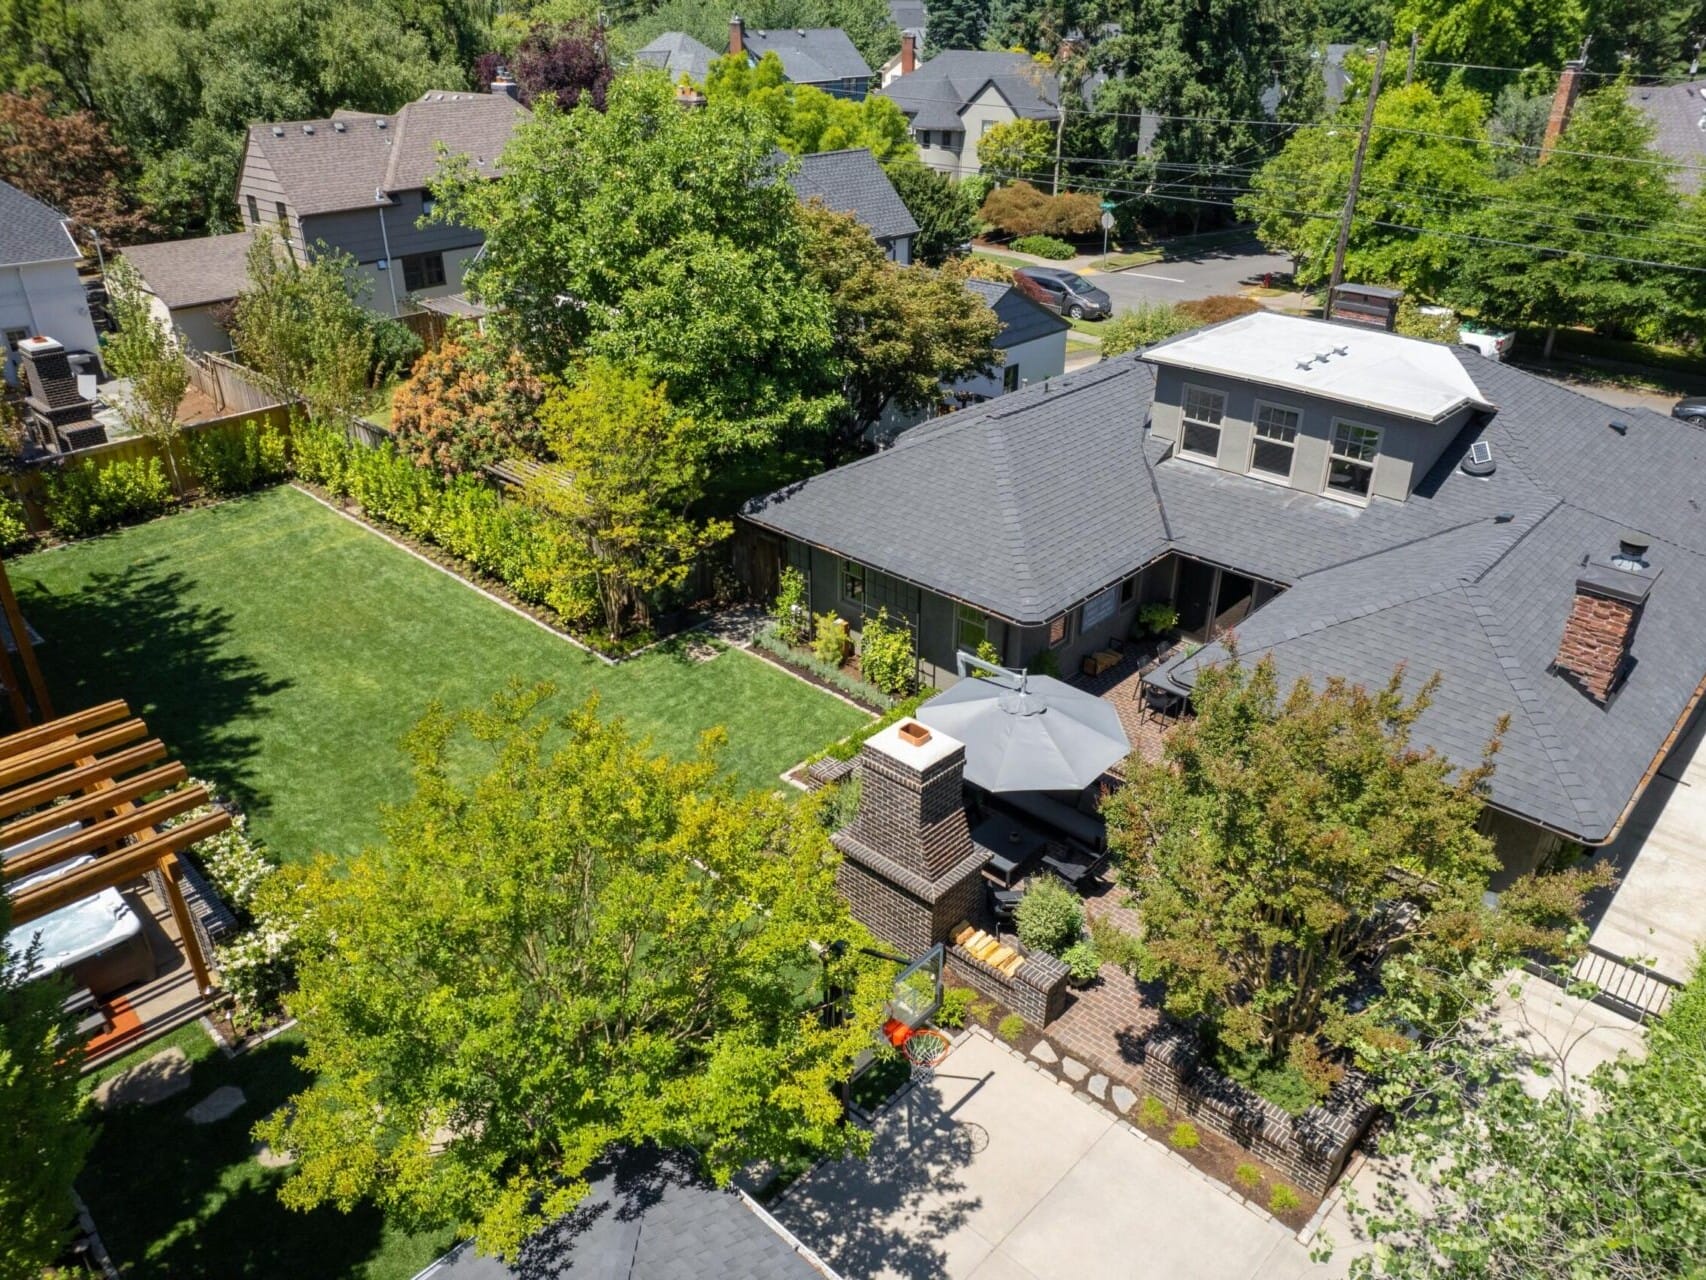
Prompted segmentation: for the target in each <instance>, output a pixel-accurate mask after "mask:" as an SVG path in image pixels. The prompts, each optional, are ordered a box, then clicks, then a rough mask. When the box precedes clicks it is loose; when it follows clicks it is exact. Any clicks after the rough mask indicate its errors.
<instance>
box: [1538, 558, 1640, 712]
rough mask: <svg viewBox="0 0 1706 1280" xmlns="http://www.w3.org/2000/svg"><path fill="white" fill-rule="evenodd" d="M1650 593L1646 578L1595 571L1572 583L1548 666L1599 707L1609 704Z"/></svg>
mask: <svg viewBox="0 0 1706 1280" xmlns="http://www.w3.org/2000/svg"><path fill="white" fill-rule="evenodd" d="M1621 579H1626V580H1627V581H1621ZM1651 588H1652V580H1651V579H1650V578H1646V577H1643V576H1641V575H1639V574H1633V573H1621V572H1619V571H1617V570H1604V569H1599V568H1597V567H1595V568H1592V569H1590V570H1589V571H1588V572H1587V573H1586V574H1584V576H1582V577H1581V578H1578V579H1577V580H1576V595H1575V598H1574V599H1573V600H1572V601H1571V602H1570V616H1569V617H1568V618H1567V619H1566V620H1565V622H1564V634H1563V636H1561V637H1560V638H1559V640H1558V656H1557V657H1556V658H1554V659H1553V660H1552V665H1553V667H1554V669H1556V670H1557V671H1558V673H1559V674H1561V675H1563V676H1564V677H1565V678H1566V679H1568V680H1569V681H1570V682H1571V683H1572V684H1574V685H1575V686H1576V687H1577V688H1579V689H1580V690H1581V691H1582V692H1583V693H1585V694H1587V696H1588V697H1590V698H1592V699H1593V700H1594V701H1595V702H1597V703H1599V704H1600V705H1601V706H1604V705H1605V704H1606V702H1607V701H1609V700H1610V698H1611V693H1612V690H1614V689H1615V688H1616V687H1617V682H1618V680H1619V679H1620V678H1621V676H1622V674H1623V668H1624V663H1625V662H1626V661H1627V659H1628V657H1629V648H1630V645H1631V643H1632V642H1633V641H1634V638H1635V628H1636V626H1637V625H1638V624H1639V623H1640V621H1641V609H1642V606H1643V605H1644V604H1645V603H1646V597H1647V592H1648V591H1649V590H1651Z"/></svg>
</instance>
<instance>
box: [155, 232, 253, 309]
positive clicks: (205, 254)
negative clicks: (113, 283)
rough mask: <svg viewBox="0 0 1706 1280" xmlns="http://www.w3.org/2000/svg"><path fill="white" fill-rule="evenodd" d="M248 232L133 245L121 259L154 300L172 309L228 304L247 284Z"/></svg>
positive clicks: (249, 233)
mask: <svg viewBox="0 0 1706 1280" xmlns="http://www.w3.org/2000/svg"><path fill="white" fill-rule="evenodd" d="M254 242H255V239H254V235H253V233H252V232H248V231H237V232H233V233H232V234H230V235H224V236H203V237H202V238H201V239H199V240H167V241H163V242H161V243H159V244H134V245H131V246H130V247H129V248H128V249H126V250H125V251H124V257H125V260H126V261H127V262H129V263H130V265H131V266H133V267H135V268H136V270H137V272H138V273H139V274H140V275H141V276H142V280H143V283H144V284H146V285H147V286H148V289H149V291H150V292H151V293H154V294H155V295H157V296H158V297H159V299H160V301H162V302H164V303H165V304H166V305H167V306H168V307H170V308H172V309H173V310H176V309H177V308H179V307H197V306H204V305H206V304H207V303H210V302H228V301H230V300H231V299H232V298H235V297H236V296H237V295H238V294H239V293H241V292H242V291H243V289H244V288H245V287H246V286H247V285H248V282H249V265H248V264H249V247H250V246H251V245H252V244H254Z"/></svg>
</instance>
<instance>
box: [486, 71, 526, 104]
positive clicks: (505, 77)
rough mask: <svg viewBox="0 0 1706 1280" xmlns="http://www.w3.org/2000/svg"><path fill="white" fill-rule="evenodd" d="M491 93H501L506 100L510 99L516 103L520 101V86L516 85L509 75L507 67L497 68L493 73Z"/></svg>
mask: <svg viewBox="0 0 1706 1280" xmlns="http://www.w3.org/2000/svg"><path fill="white" fill-rule="evenodd" d="M492 92H493V93H501V94H503V95H504V96H505V97H506V98H512V99H514V100H515V101H517V102H519V101H521V86H520V85H518V84H516V82H515V80H514V78H513V77H512V76H511V75H510V74H509V68H508V67H499V68H498V69H497V71H496V72H495V73H493V75H492Z"/></svg>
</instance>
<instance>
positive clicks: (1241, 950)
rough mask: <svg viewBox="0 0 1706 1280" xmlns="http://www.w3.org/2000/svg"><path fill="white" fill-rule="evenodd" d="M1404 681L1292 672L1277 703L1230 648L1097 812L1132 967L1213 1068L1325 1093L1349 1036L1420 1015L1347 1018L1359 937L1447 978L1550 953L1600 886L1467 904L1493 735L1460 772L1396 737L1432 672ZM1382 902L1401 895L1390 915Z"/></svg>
mask: <svg viewBox="0 0 1706 1280" xmlns="http://www.w3.org/2000/svg"><path fill="white" fill-rule="evenodd" d="M1403 678H1404V672H1403V669H1402V668H1399V669H1398V670H1397V671H1395V672H1394V673H1393V677H1392V679H1391V681H1390V682H1389V683H1388V684H1387V685H1386V687H1385V688H1383V689H1380V690H1377V691H1374V692H1369V691H1366V690H1364V689H1362V688H1360V687H1356V686H1351V685H1348V684H1346V683H1345V682H1343V681H1339V680H1333V681H1328V682H1327V683H1326V684H1325V686H1323V687H1322V688H1320V689H1317V688H1315V687H1314V686H1313V685H1311V684H1310V683H1309V682H1307V681H1299V682H1298V684H1297V685H1296V686H1294V687H1293V689H1292V690H1291V691H1290V693H1289V694H1286V695H1284V696H1282V695H1281V693H1280V690H1279V687H1278V681H1277V677H1276V675H1275V671H1274V666H1273V661H1272V659H1271V658H1265V659H1263V661H1262V662H1260V663H1258V664H1257V665H1256V666H1255V667H1253V668H1245V667H1244V666H1242V665H1241V664H1240V663H1239V662H1238V661H1237V658H1236V655H1235V654H1234V655H1233V659H1232V660H1231V661H1230V662H1228V663H1225V664H1220V665H1216V666H1212V667H1208V668H1205V669H1204V670H1203V671H1202V673H1201V674H1200V676H1199V677H1198V680H1197V685H1196V689H1195V691H1194V693H1193V695H1192V699H1191V701H1192V705H1193V707H1194V709H1195V711H1196V716H1195V718H1194V719H1191V720H1187V721H1186V722H1185V723H1184V724H1183V725H1181V726H1180V728H1179V729H1178V731H1177V732H1175V733H1174V734H1172V735H1171V736H1170V737H1169V738H1168V740H1167V746H1166V751H1165V759H1164V761H1162V762H1160V763H1152V762H1148V761H1144V760H1142V759H1140V758H1137V757H1134V758H1133V759H1132V761H1131V762H1130V764H1129V765H1128V777H1129V779H1130V780H1129V782H1128V784H1127V785H1126V786H1125V787H1124V788H1123V789H1122V790H1120V791H1119V792H1117V793H1115V794H1114V795H1113V796H1112V797H1111V798H1110V800H1109V801H1108V802H1107V804H1106V807H1105V808H1106V813H1107V816H1108V827H1109V843H1110V846H1111V847H1112V848H1113V849H1114V850H1115V852H1116V854H1117V856H1118V859H1119V876H1120V880H1121V882H1122V883H1123V884H1125V885H1126V886H1127V887H1128V888H1129V889H1131V890H1132V892H1133V893H1134V894H1136V896H1137V898H1138V901H1139V904H1140V909H1141V911H1142V914H1143V926H1144V937H1143V954H1142V958H1141V963H1140V972H1141V973H1142V974H1143V976H1144V977H1146V978H1151V979H1155V978H1158V979H1160V980H1161V981H1162V982H1164V983H1165V986H1166V1004H1167V1008H1168V1009H1169V1010H1170V1011H1171V1012H1173V1013H1174V1014H1176V1015H1178V1016H1180V1017H1183V1018H1187V1019H1192V1020H1197V1021H1200V1023H1201V1024H1202V1025H1203V1027H1204V1029H1205V1031H1206V1033H1207V1035H1208V1037H1209V1039H1210V1041H1211V1042H1212V1043H1213V1044H1214V1045H1215V1046H1216V1047H1217V1049H1218V1051H1219V1052H1220V1054H1221V1060H1222V1061H1223V1062H1230V1061H1237V1062H1241V1063H1242V1064H1244V1066H1245V1068H1246V1069H1247V1070H1248V1071H1250V1072H1251V1073H1252V1074H1254V1073H1257V1072H1261V1071H1264V1070H1265V1071H1274V1070H1285V1071H1287V1072H1288V1073H1289V1074H1291V1075H1292V1076H1293V1077H1294V1078H1298V1077H1300V1078H1301V1079H1303V1080H1305V1081H1307V1082H1309V1084H1310V1085H1311V1086H1312V1087H1313V1088H1314V1089H1315V1090H1316V1092H1321V1091H1324V1089H1325V1087H1326V1086H1327V1085H1328V1084H1329V1083H1330V1082H1331V1081H1332V1080H1333V1079H1334V1078H1335V1076H1336V1074H1337V1073H1338V1071H1339V1069H1340V1067H1339V1064H1340V1063H1341V1062H1342V1061H1343V1059H1344V1057H1345V1056H1346V1055H1347V1053H1348V1052H1349V1051H1350V1050H1351V1049H1352V1048H1361V1047H1362V1046H1364V1045H1366V1044H1371V1043H1373V1044H1384V1045H1391V1044H1394V1043H1399V1042H1402V1041H1403V1037H1402V1036H1401V1035H1399V1034H1398V1030H1397V1029H1398V1028H1399V1027H1404V1026H1408V1027H1418V1026H1423V1025H1426V1024H1427V1023H1430V1022H1432V1021H1433V1020H1434V1019H1435V1018H1437V1017H1438V1016H1439V1015H1438V1013H1437V1012H1433V1013H1429V1014H1428V1016H1427V1017H1423V1015H1421V1014H1415V1015H1414V1016H1413V1017H1411V1018H1410V1019H1408V1020H1407V1021H1400V1020H1398V1019H1397V1018H1390V1019H1388V1018H1387V1017H1384V1016H1383V1014H1384V1012H1385V1010H1384V1008H1376V1009H1374V1010H1363V1011H1360V1012H1353V1011H1352V1009H1351V1008H1350V1007H1349V1005H1348V1004H1347V999H1348V997H1349V996H1350V994H1351V992H1352V989H1353V987H1354V986H1355V984H1356V982H1357V981H1358V972H1357V965H1358V963H1359V960H1362V959H1363V958H1365V956H1366V948H1367V945H1368V937H1369V934H1370V932H1371V931H1372V932H1375V933H1379V932H1381V931H1390V934H1391V939H1390V953H1391V954H1393V955H1398V956H1408V957H1410V958H1411V959H1412V960H1413V961H1414V962H1415V963H1416V964H1417V965H1418V966H1419V967H1420V968H1421V970H1422V972H1423V973H1424V974H1425V975H1429V976H1430V978H1431V975H1434V974H1446V975H1449V974H1453V973H1457V972H1461V971H1462V970H1463V969H1464V968H1465V967H1467V966H1469V965H1471V964H1475V963H1484V962H1486V960H1487V958H1488V957H1489V956H1492V957H1496V958H1499V959H1502V960H1505V961H1507V962H1508V960H1510V959H1512V958H1514V957H1515V956H1517V955H1519V954H1520V953H1521V952H1523V951H1525V950H1528V949H1531V948H1539V949H1551V950H1553V951H1560V950H1562V949H1563V948H1564V946H1565V945H1566V939H1565V936H1564V932H1563V930H1564V929H1566V928H1567V927H1568V926H1569V925H1570V924H1572V923H1573V922H1574V920H1575V916H1576V913H1577V911H1579V908H1580V905H1581V896H1582V894H1583V893H1584V892H1585V891H1586V889H1587V888H1588V887H1589V886H1590V885H1591V884H1593V883H1603V882H1604V875H1603V874H1599V875H1596V876H1593V877H1589V876H1587V875H1585V874H1582V873H1557V874H1552V875H1546V876H1538V877H1537V876H1528V877H1525V878H1524V879H1522V880H1520V881H1519V882H1518V883H1517V885H1515V886H1514V887H1512V888H1511V889H1510V890H1508V891H1507V892H1506V893H1505V894H1504V895H1503V897H1502V899H1501V902H1500V905H1499V907H1498V908H1497V909H1493V908H1489V907H1487V906H1485V905H1484V904H1483V901H1482V894H1483V892H1484V891H1485V889H1486V887H1487V882H1488V879H1489V877H1490V876H1491V875H1492V873H1493V872H1494V871H1495V870H1496V869H1497V868H1498V865H1499V864H1498V860H1497V859H1496V858H1495V856H1494V854H1493V848H1492V842H1491V841H1490V840H1489V839H1488V837H1486V836H1485V835H1482V834H1481V833H1480V832H1479V831H1478V830H1477V826H1476V824H1477V822H1478V820H1479V818H1480V815H1481V807H1482V789H1483V785H1484V783H1485V782H1486V780H1487V778H1488V776H1489V775H1490V774H1491V772H1492V759H1493V753H1494V752H1495V751H1496V750H1497V747H1498V743H1497V740H1496V739H1495V741H1494V742H1493V743H1491V744H1490V745H1489V747H1488V749H1487V752H1486V754H1485V755H1484V756H1483V758H1482V759H1481V760H1480V761H1479V762H1476V763H1473V764H1470V765H1468V766H1467V767H1463V768H1460V769H1454V767H1453V765H1452V763H1451V762H1449V761H1447V760H1445V759H1443V758H1441V757H1439V756H1437V755H1435V754H1434V753H1433V752H1432V751H1429V750H1423V749H1420V748H1417V747H1415V746H1414V745H1413V744H1412V742H1411V739H1410V730H1411V727H1412V726H1413V725H1414V723H1415V721H1416V718H1417V717H1418V716H1420V715H1421V714H1422V712H1423V711H1424V710H1425V709H1426V708H1427V706H1428V705H1429V702H1430V700H1431V698H1432V696H1433V691H1434V688H1435V687H1436V685H1437V684H1438V677H1437V676H1435V677H1433V678H1431V679H1429V680H1426V681H1424V682H1422V684H1421V685H1420V687H1419V688H1418V689H1417V691H1416V693H1415V694H1414V696H1411V697H1408V698H1406V697H1405V695H1404V693H1403V690H1402V683H1403ZM1397 900H1402V901H1404V902H1406V903H1408V904H1409V905H1408V906H1406V907H1404V908H1403V909H1401V910H1399V911H1394V910H1393V905H1394V902H1395V901H1397ZM1424 998H1425V999H1427V1000H1435V1001H1437V1000H1438V999H1439V995H1438V992H1437V990H1436V989H1435V988H1433V987H1430V988H1429V989H1428V991H1427V993H1426V996H1425V997H1424V996H1423V995H1422V994H1420V993H1418V995H1417V999H1418V1000H1423V999H1424Z"/></svg>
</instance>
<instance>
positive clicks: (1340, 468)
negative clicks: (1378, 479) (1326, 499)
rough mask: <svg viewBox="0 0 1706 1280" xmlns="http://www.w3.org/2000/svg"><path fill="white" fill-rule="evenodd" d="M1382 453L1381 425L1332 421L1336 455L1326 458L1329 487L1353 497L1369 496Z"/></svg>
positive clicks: (1335, 491)
mask: <svg viewBox="0 0 1706 1280" xmlns="http://www.w3.org/2000/svg"><path fill="white" fill-rule="evenodd" d="M1379 454H1380V428H1379V427H1365V426H1363V425H1362V424H1361V423H1358V422H1335V423H1334V424H1333V455H1332V457H1331V458H1330V459H1329V460H1328V462H1327V489H1328V491H1329V492H1331V493H1338V494H1343V495H1345V496H1346V497H1350V498H1366V497H1368V493H1369V489H1370V487H1371V486H1372V485H1373V483H1374V463H1375V459H1376V458H1377V457H1378V456H1379Z"/></svg>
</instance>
